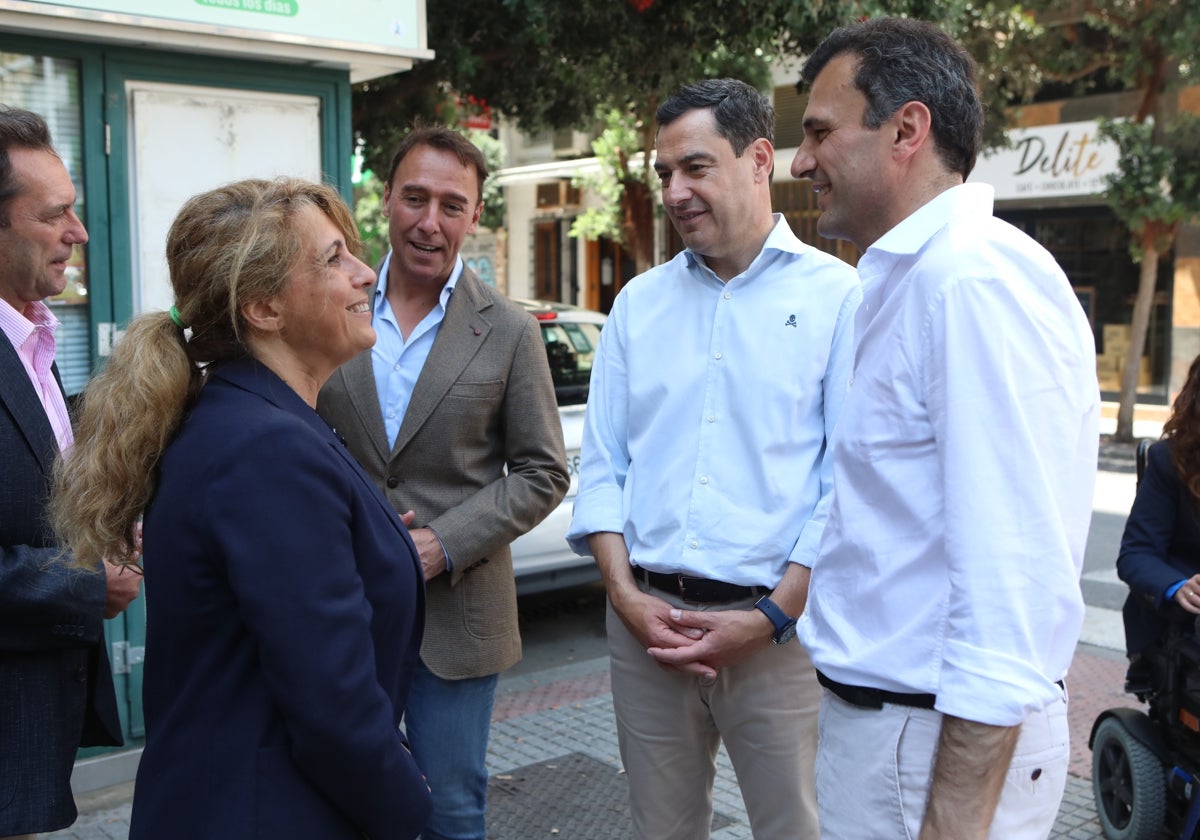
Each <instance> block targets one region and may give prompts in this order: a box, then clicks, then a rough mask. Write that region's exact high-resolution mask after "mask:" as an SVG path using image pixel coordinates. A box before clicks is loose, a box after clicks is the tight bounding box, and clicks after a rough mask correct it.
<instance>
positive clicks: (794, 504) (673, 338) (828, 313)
mask: <svg viewBox="0 0 1200 840" xmlns="http://www.w3.org/2000/svg"><path fill="white" fill-rule="evenodd" d="M859 298H860V292H859V284H858V278H857V275H856V274H855V272H854V269H852V268H851V267H850V266H848V265H846V264H845V263H844V262H842V261H841V260H838V259H836V258H835V257H832V256H830V255H828V254H825V253H823V252H821V251H818V250H817V249H815V248H812V247H810V246H808V245H805V244H804V243H802V242H801V241H800V240H798V239H797V238H796V237H795V236H794V235H793V234H792V232H791V230H790V229H789V228H788V226H787V223H786V222H785V221H783V219H782V217H780V216H779V215H778V214H776V222H775V227H774V229H773V230H772V232H771V234H770V235H769V236H768V237H767V240H766V243H765V244H764V245H763V249H762V251H761V253H759V255H758V256H757V257H756V258H755V259H754V261H753V262H752V263H751V264H750V266H749V268H747V269H746V271H745V272H743V273H742V274H740V275H738V276H737V277H734V278H733V279H731V280H730V281H729V282H728V283H723V282H722V281H721V280H720V278H718V277H717V276H716V274H714V273H713V272H712V270H711V269H709V268H708V267H707V266H706V265H705V264H704V261H703V259H702V258H700V257H698V256H697V255H696V254H694V253H692V252H691V251H684V252H683V253H681V254H678V255H677V256H676V257H675V258H674V259H673V260H671V261H670V262H668V263H666V264H664V265H661V266H658V267H656V268H653V269H651V270H650V271H647V272H646V273H644V274H642V275H640V276H638V277H637V278H635V279H634V280H633V281H632V282H630V283H629V284H627V285H626V286H625V288H624V289H622V290H621V293H620V294H619V295H618V296H617V299H616V301H615V303H614V304H613V309H612V312H611V313H610V315H609V319H608V322H607V323H606V324H605V326H604V330H603V332H602V333H601V334H600V346H599V349H598V351H597V355H596V361H595V365H594V367H593V369H592V380H591V392H590V395H589V398H588V407H587V419H586V421H585V424H584V436H583V447H582V453H581V459H580V471H579V482H580V483H579V495H578V496H577V497H576V499H575V509H574V517H573V520H572V523H571V528H570V531H569V533H568V541H569V542H570V544H571V547H572V548H573V549H574V550H575V551H576V552H578V553H580V554H588V553H589V550H588V546H587V536H588V535H589V534H592V533H597V532H601V531H614V532H617V533H624V535H625V544H626V545H627V546H628V548H629V553H630V559H631V561H632V562H633V563H634V564H635V565H637V566H641V567H644V568H646V569H649V570H651V571H657V572H680V573H685V574H689V575H695V576H698V577H705V578H711V579H714V580H722V581H725V582H728V583H736V584H742V585H748V586H767V587H774V586H775V585H776V584H778V583H779V581H780V579H781V578H782V577H783V574H784V572H785V571H786V570H787V563H788V562H789V561H791V562H795V563H801V564H803V565H806V566H807V565H811V564H812V562H813V560H814V559H815V557H816V553H817V546H818V543H819V541H820V537H821V529H822V527H823V524H824V519H825V511H826V509H827V507H828V495H829V490H830V479H831V473H830V472H829V469H828V465H827V464H826V463H825V458H824V456H825V452H826V446H827V441H828V440H829V436H830V434H831V432H832V431H833V427H834V424H835V422H836V421H837V416H838V412H839V409H840V407H841V404H842V398H843V394H844V392H845V389H846V380H847V377H848V375H849V372H850V367H851V361H852V355H851V354H852V350H851V342H852V339H853V335H852V331H853V323H854V310H855V308H856V307H857V305H858V301H859Z"/></svg>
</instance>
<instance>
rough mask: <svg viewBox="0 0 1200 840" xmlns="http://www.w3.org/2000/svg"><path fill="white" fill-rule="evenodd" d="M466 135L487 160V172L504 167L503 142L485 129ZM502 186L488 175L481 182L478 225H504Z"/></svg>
mask: <svg viewBox="0 0 1200 840" xmlns="http://www.w3.org/2000/svg"><path fill="white" fill-rule="evenodd" d="M465 134H466V135H467V137H468V138H469V139H470V141H471V142H472V143H474V144H475V146H476V147H477V148H478V149H479V151H481V152H483V159H484V160H485V161H487V168H488V172H490V173H492V176H494V175H495V174H496V172H498V171H499V170H500V169H502V168H503V167H504V144H503V143H501V142H500V141H499V140H497V139H496V138H495V137H493V136H492V135H490V134H488V133H487V132H486V131H467V132H465ZM504 213H505V211H504V188H503V187H501V186H500V185H499V184H498V183H497V182H496V179H495V177H489V178H488V179H487V180H486V181H484V182H483V214H482V215H481V216H480V217H479V225H480V227H485V228H490V229H492V230H495V229H496V228H502V227H504Z"/></svg>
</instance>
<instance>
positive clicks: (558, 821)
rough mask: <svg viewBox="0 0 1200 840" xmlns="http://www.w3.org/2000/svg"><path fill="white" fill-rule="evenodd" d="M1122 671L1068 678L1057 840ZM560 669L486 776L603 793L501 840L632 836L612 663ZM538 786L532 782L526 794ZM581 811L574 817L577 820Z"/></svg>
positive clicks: (730, 802)
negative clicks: (619, 829) (627, 830)
mask: <svg viewBox="0 0 1200 840" xmlns="http://www.w3.org/2000/svg"><path fill="white" fill-rule="evenodd" d="M1124 668H1125V663H1124V658H1123V657H1122V656H1121V655H1120V653H1118V652H1112V651H1105V650H1103V649H1100V648H1089V647H1087V646H1081V647H1080V649H1079V650H1078V651H1077V652H1076V655H1075V660H1074V662H1073V665H1072V669H1071V674H1070V677H1069V682H1068V686H1069V690H1070V692H1071V718H1070V719H1071V730H1072V741H1073V747H1072V764H1071V768H1072V769H1071V772H1072V775H1071V777H1070V778H1069V779H1068V782H1067V789H1066V794H1065V795H1064V797H1063V804H1062V807H1061V809H1060V811H1059V815H1058V822H1057V823H1056V825H1055V828H1054V831H1053V833H1052V834H1051V835H1050V836H1051V838H1053V840H1097V838H1101V837H1102V835H1101V833H1100V828H1099V823H1098V821H1097V819H1096V814H1095V806H1094V803H1093V800H1092V790H1091V782H1090V776H1091V753H1090V750H1088V747H1087V736H1088V733H1089V732H1090V730H1091V724H1092V721H1093V720H1094V719H1095V716H1096V715H1097V714H1099V713H1100V712H1101V711H1103V710H1104V709H1106V708H1109V707H1111V706H1121V705H1136V700H1135V699H1134V698H1132V697H1128V696H1127V695H1125V694H1124V693H1123V692H1122V690H1121V687H1122V682H1123V678H1124ZM561 673H564V674H570V676H568V677H566V678H564V679H556V678H555V676H556V674H555V673H554V672H546V673H543V674H542V675H541V676H540V677H539V678H538V679H537V680H527V681H526V682H525V683H523V684H521V685H520V688H519V690H512V686H510V688H509V690H502V691H501V693H500V694H499V695H498V696H497V702H496V714H495V718H494V721H493V725H492V738H491V744H490V745H489V750H488V771H489V773H491V774H492V775H493V778H494V780H495V781H496V782H503V781H506V780H505V779H503V778H502V777H504V776H512V775H514V774H515V773H524V774H530V773H534V772H535V771H537V770H538V768H541V769H542V770H543V771H545V772H549V771H551V770H558V771H560V775H561V778H559V779H557V780H554V777H553V776H550V777H549V778H551V780H552V781H551V782H549V783H546V782H539V783H538V785H536V786H534V788H536V790H537V791H538V792H539V794H541V793H544V792H545V791H544V790H543V788H545V787H547V786H548V785H554V784H557V785H558V786H559V787H561V788H562V790H561V791H559V792H560V793H562V794H563V795H564V796H565V795H566V794H571V795H572V796H583V795H584V794H586V793H587V790H588V789H589V786H592V787H595V788H596V790H595V791H594V794H595V795H594V796H592V798H591V801H589V800H587V799H586V798H585V799H584V800H583V801H584V802H585V804H586V808H583V807H582V806H569V805H568V806H566V807H563V808H562V810H563V812H564V813H561V814H556V813H555V809H557V808H560V806H563V805H564V803H563V802H562V801H560V800H562V799H563V797H562V796H560V797H555V796H550V797H548V798H545V797H543V799H544V801H541V804H535V803H533V802H532V801H530V800H527V798H526V796H525V795H523V794H522V793H521V791H520V790H518V791H517V792H516V793H515V794H511V798H510V800H509V801H508V802H506V803H505V805H506V806H507V810H506V811H502V810H501V809H500V808H499V807H497V810H496V814H497V816H498V817H500V816H505V815H507V816H505V819H506V820H507V821H506V822H505V823H504V824H503V825H499V824H498V825H497V827H496V833H495V837H494V838H493V840H528V838H530V837H538V836H558V837H571V838H575V840H607V838H609V837H616V836H627V835H620V834H613V833H612V831H611V829H612V826H610V825H609V824H608V820H607V818H605V817H604V816H603V815H604V814H606V813H608V812H609V810H610V809H619V808H624V809H626V811H625V812H624V813H625V819H627V807H628V782H627V779H626V777H625V775H624V773H623V772H622V770H621V758H620V752H619V750H618V747H617V737H616V721H615V719H614V717H613V711H612V695H611V693H610V689H609V686H608V670H607V667H606V666H605V663H593V664H589V665H587V666H586V667H578V666H576V667H574V668H573V669H572V670H570V671H563V672H561ZM502 685H503V684H502ZM522 695H524V696H522ZM1128 701H1133V702H1132V703H1130V702H1128ZM717 762H718V769H717V779H716V782H715V785H714V790H713V799H714V808H715V810H716V812H717V813H719V814H720V815H721V817H722V819H721V822H722V823H723V826H722V827H718V828H716V830H714V832H713V840H751V835H750V829H749V825H748V823H747V821H746V815H745V807H744V805H743V803H742V798H741V792H740V790H739V789H738V786H737V778H736V776H735V775H734V772H733V768H732V766H731V765H730V763H729V758H728V756H727V754H726V753H725V751H724V749H722V750H721V751H720V753H719V754H718V759H717ZM572 768H574V771H573V772H574V777H569V776H568V775H567V774H568V773H569V772H570V771H571V770H572ZM539 778H542V777H539ZM509 781H511V780H509ZM518 787H519V786H518ZM534 788H531V787H529V786H526V787H525V790H531V789H534ZM131 791H132V785H128V786H122V788H121V789H119V790H118V791H116V793H115V794H113V793H111V792H110V793H109V794H108V796H107V798H103V797H101V798H96V796H95V795H87V796H83V797H80V806H81V816H80V819H79V821H78V822H77V823H76V824H75V825H74V826H73V827H72V828H70V829H67V830H65V831H61V832H54V833H52V834H47V835H44V837H43V840H123V839H124V838H126V837H127V835H128V831H129V822H128V819H129V798H130V795H131ZM506 795H508V794H506ZM610 800H611V801H610ZM585 811H586V813H585ZM573 813H575V814H576V815H575V816H572V814H573ZM613 813H615V811H613ZM546 818H550V821H551V822H553V823H554V826H551V828H554V827H557V828H558V829H559V834H557V835H551V834H548V833H547V831H546V830H544V827H543V828H539V829H537V830H536V831H532V833H529V832H530V831H531V830H532V829H533V828H534V827H535V826H534V823H535V822H537V821H538V820H541V821H543V822H544V821H545V819H546ZM522 819H524V820H526V822H525V823H524V824H523V825H524V828H520V827H519V826H520V825H521V820H522ZM570 820H577V822H575V823H571V822H569V821H570ZM613 820H614V822H615V823H616V824H618V825H620V826H625V825H627V823H622V822H620V820H619V818H618V817H613ZM726 821H727V822H726ZM537 824H538V825H540V824H541V823H537ZM568 825H576V826H577V827H578V830H572V831H571V832H567V831H564V830H563V828H564V827H566V826H568ZM515 826H518V827H515ZM501 832H503V833H501ZM606 832H607V833H606Z"/></svg>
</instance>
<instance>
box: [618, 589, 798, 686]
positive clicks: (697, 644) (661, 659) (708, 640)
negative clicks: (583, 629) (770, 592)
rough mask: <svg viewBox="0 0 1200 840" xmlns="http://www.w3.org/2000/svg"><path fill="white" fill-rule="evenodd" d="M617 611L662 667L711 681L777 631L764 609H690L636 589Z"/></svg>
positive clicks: (745, 657)
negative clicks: (679, 606)
mask: <svg viewBox="0 0 1200 840" xmlns="http://www.w3.org/2000/svg"><path fill="white" fill-rule="evenodd" d="M613 609H614V611H615V612H616V613H617V616H618V617H620V619H621V621H622V622H623V623H624V624H625V626H626V627H627V628H628V629H629V632H631V633H632V634H633V636H634V638H636V639H637V640H638V641H639V642H640V643H641V645H642V647H644V648H645V649H646V652H647V653H649V654H650V656H652V657H654V660H655V661H656V662H657V663H658V664H659V667H661V668H663V669H664V670H667V671H676V672H678V673H683V674H691V675H693V676H695V677H698V678H700V679H702V680H705V681H711V680H713V679H716V676H717V671H718V670H719V669H721V668H727V667H730V666H732V665H736V664H738V663H739V662H743V661H745V660H746V659H748V658H749V657H751V656H753V655H754V654H755V653H757V652H759V651H760V650H762V649H763V648H764V647H766V646H767V645H769V644H770V643H771V634H772V631H773V629H774V628H773V627H772V625H771V622H770V621H769V620H768V619H767V617H766V616H765V615H763V614H762V613H761V612H759V611H758V610H741V609H734V610H710V611H703V612H700V611H693V610H684V609H679V608H678V607H674V606H672V605H671V604H669V603H667V602H666V601H664V600H662V599H661V598H657V597H655V596H654V595H651V594H648V593H645V592H642V591H641V590H640V589H637V588H636V587H634V588H631V589H629V590H627V591H626V592H624V593H623V594H622V595H621V597H620V598H614V599H613Z"/></svg>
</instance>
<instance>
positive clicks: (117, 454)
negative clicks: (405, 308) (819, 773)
mask: <svg viewBox="0 0 1200 840" xmlns="http://www.w3.org/2000/svg"><path fill="white" fill-rule="evenodd" d="M306 206H314V207H316V208H317V209H318V210H320V211H321V212H322V213H324V214H325V216H327V217H328V218H329V220H330V221H332V222H333V223H334V225H335V226H336V227H337V229H338V231H339V232H340V233H341V235H342V237H343V239H344V241H345V242H346V246H347V248H348V249H349V250H351V251H352V252H354V253H358V252H359V251H360V250H361V241H360V239H359V234H358V229H357V227H356V225H355V223H354V217H353V215H352V214H351V212H350V210H349V208H348V207H347V206H346V204H345V202H344V201H343V200H342V198H341V196H340V195H339V194H338V193H337V191H336V190H334V189H333V188H332V187H329V186H327V185H324V184H317V183H313V182H311V181H305V180H301V179H298V178H280V179H276V180H260V179H250V180H245V181H237V182H235V183H232V184H227V185H226V186H223V187H219V188H217V189H215V190H211V191H209V192H206V193H202V194H200V195H197V196H194V197H192V198H191V199H189V200H188V201H187V202H186V203H185V204H184V205H183V208H182V209H181V210H180V211H179V215H178V216H176V217H175V221H174V222H173V223H172V225H171V230H170V232H169V233H168V234H167V265H168V267H169V269H170V276H171V287H172V289H173V290H174V293H175V310H176V312H177V314H178V316H179V318H180V320H182V321H183V323H185V324H187V325H188V329H186V330H185V329H183V328H181V327H180V326H179V325H178V324H176V323H175V321H174V320H173V318H172V316H171V315H170V314H168V313H166V312H151V313H147V314H145V315H140V316H138V317H137V318H135V319H134V320H133V321H132V322H130V324H129V327H128V329H127V330H126V332H125V336H124V337H123V338H122V339H121V340H120V341H119V342H118V343H117V344H116V346H115V347H114V348H113V353H112V356H111V357H110V358H109V360H108V364H107V365H106V366H105V367H104V369H103V371H101V372H100V373H99V374H98V375H97V376H96V377H95V378H94V379H93V380H92V381H91V382H90V383H89V384H88V387H87V390H86V391H85V393H84V395H83V397H82V401H81V408H80V412H79V421H78V424H77V430H76V433H75V445H74V446H73V447H72V448H71V449H70V451H69V452H67V453H66V457H60V458H59V460H58V463H57V464H56V465H55V470H54V484H53V491H52V494H51V500H50V517H51V521H52V524H53V526H54V529H55V532H56V533H57V534H58V538H59V540H60V542H61V544H62V545H63V546H64V548H65V549H69V550H70V551H71V552H72V553H73V555H74V562H75V563H77V564H78V565H82V566H91V567H98V566H99V565H100V562H101V560H104V559H108V560H110V561H111V562H114V563H132V562H135V561H136V558H135V557H134V556H133V553H134V551H135V548H136V545H137V539H136V528H137V523H138V520H139V519H140V518H141V515H142V511H143V510H145V508H146V505H147V504H148V503H149V501H150V499H151V497H152V496H153V495H154V491H155V488H156V487H157V485H158V464H159V460H160V458H161V457H162V453H163V451H164V450H165V449H166V448H167V446H168V445H169V444H170V442H171V440H172V439H173V438H174V437H175V434H176V432H177V431H178V430H179V425H180V423H181V422H182V421H183V418H184V416H185V415H186V414H187V412H188V410H189V409H190V408H191V406H192V404H193V403H194V402H195V399H196V396H197V395H198V394H199V393H200V389H201V388H202V387H203V385H204V370H205V368H206V367H207V366H208V365H210V364H214V363H218V362H222V361H228V360H232V359H238V358H245V357H247V356H249V355H250V349H249V346H248V345H247V343H246V340H245V339H246V331H247V325H246V323H245V320H244V319H243V316H242V311H243V309H244V308H245V307H246V306H247V305H248V304H251V303H254V302H257V301H261V300H267V299H270V298H273V297H275V296H277V295H279V294H280V293H282V291H283V289H284V286H285V284H286V282H287V278H288V277H289V276H290V274H291V271H292V269H293V268H294V267H295V266H296V265H297V264H298V262H299V261H300V260H301V259H302V256H303V253H304V251H303V248H304V242H303V240H302V232H301V231H300V230H299V229H298V228H297V226H296V224H295V217H296V214H297V212H298V211H299V210H300V209H301V208H302V207H306Z"/></svg>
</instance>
